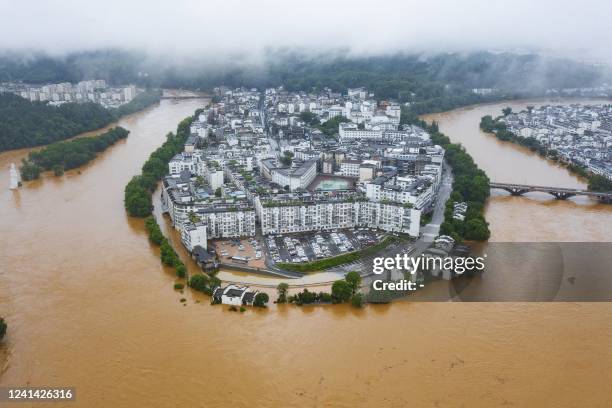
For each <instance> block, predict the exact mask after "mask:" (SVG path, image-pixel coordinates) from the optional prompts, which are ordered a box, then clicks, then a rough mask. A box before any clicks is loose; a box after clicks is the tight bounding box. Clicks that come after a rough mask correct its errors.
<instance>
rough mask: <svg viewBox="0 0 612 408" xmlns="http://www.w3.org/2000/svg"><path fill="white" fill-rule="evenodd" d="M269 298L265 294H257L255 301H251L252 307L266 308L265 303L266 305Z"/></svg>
mask: <svg viewBox="0 0 612 408" xmlns="http://www.w3.org/2000/svg"><path fill="white" fill-rule="evenodd" d="M268 300H270V298H269V297H268V294H267V293H263V292H259V293H258V294H256V295H255V299H254V300H253V306H256V307H266V303H268Z"/></svg>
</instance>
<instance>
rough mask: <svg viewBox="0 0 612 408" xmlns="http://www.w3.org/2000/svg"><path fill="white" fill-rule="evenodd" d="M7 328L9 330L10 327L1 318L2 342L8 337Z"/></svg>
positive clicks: (0, 331) (0, 332)
mask: <svg viewBox="0 0 612 408" xmlns="http://www.w3.org/2000/svg"><path fill="white" fill-rule="evenodd" d="M7 328H8V325H7V324H6V322H5V321H4V318H2V317H0V340H2V339H3V338H4V336H5V335H6V330H7Z"/></svg>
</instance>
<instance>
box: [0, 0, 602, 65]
mask: <svg viewBox="0 0 612 408" xmlns="http://www.w3.org/2000/svg"><path fill="white" fill-rule="evenodd" d="M611 16H612V1H611V0H583V1H575V0H572V1H570V0H512V1H509V0H499V1H498V0H418V1H414V0H383V1H374V0H370V1H367V2H366V1H360V0H352V1H344V0H340V1H334V0H299V1H276V0H259V1H250V0H240V1H238V0H218V1H208V0H172V1H165V0H164V1H155V0H146V1H145V0H81V1H76V0H72V1H71V0H42V1H40V0H36V1H35V0H0V50H43V51H47V52H50V53H53V54H58V53H59V54H61V53H65V52H69V51H78V50H85V49H94V48H102V47H122V48H138V49H145V50H147V51H152V52H155V53H164V54H167V53H169V52H175V53H177V54H197V55H198V56H207V57H208V56H211V55H215V54H224V55H232V54H237V53H239V54H242V53H248V55H258V54H259V53H260V52H261V51H262V50H263V49H266V48H270V47H271V48H276V47H299V48H305V49H312V50H327V49H336V48H346V49H349V50H350V51H351V52H353V53H356V54H364V53H368V54H380V53H385V52H394V51H434V52H438V51H466V50H468V51H469V50H477V49H478V50H482V49H485V50H538V51H544V52H549V53H555V54H565V55H571V56H574V57H578V58H585V59H600V60H604V61H607V62H612V47H611V46H610V44H609V43H610V40H612V23H611V22H610V17H611Z"/></svg>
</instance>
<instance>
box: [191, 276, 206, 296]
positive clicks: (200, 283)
mask: <svg viewBox="0 0 612 408" xmlns="http://www.w3.org/2000/svg"><path fill="white" fill-rule="evenodd" d="M189 287H190V288H193V289H195V290H197V291H199V292H207V291H208V288H209V279H208V276H206V275H204V274H197V275H193V276H192V277H191V278H189Z"/></svg>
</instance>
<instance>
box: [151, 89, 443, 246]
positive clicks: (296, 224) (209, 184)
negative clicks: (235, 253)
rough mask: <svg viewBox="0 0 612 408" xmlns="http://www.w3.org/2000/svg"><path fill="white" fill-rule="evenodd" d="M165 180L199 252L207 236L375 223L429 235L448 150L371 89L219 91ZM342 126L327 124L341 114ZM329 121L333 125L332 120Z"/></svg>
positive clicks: (169, 202) (174, 210)
mask: <svg viewBox="0 0 612 408" xmlns="http://www.w3.org/2000/svg"><path fill="white" fill-rule="evenodd" d="M214 101H215V102H214V103H211V104H210V105H209V106H207V107H206V108H205V109H204V110H203V111H202V112H201V113H199V115H198V117H197V118H196V120H195V121H194V122H193V123H192V125H191V135H190V137H189V139H188V140H187V143H186V144H185V149H184V151H183V152H182V153H180V154H178V155H176V156H175V157H174V158H172V160H171V161H170V162H169V165H168V173H169V174H168V175H167V176H166V177H165V178H164V180H163V192H162V204H163V210H164V211H165V212H167V213H168V214H169V215H170V218H171V219H172V222H173V224H174V226H175V227H176V228H177V229H179V230H180V231H181V236H182V237H183V243H184V244H185V246H186V247H187V249H188V250H190V251H193V249H194V248H195V247H198V246H199V247H204V248H205V245H206V240H207V239H215V238H235V237H250V236H254V235H256V234H261V235H270V234H286V233H296V232H308V231H321V230H335V229H342V228H355V227H369V228H376V229H380V230H384V231H388V232H394V233H403V234H408V235H411V236H418V235H419V229H420V219H421V215H422V214H423V213H426V212H429V211H430V210H431V208H432V206H433V203H434V201H435V198H436V193H437V191H438V187H439V185H440V182H441V178H442V166H443V161H444V150H443V149H442V148H441V147H440V146H436V145H433V144H432V143H431V141H430V138H429V134H428V133H427V132H426V131H424V130H423V129H421V128H419V127H416V126H409V125H406V126H402V125H400V112H401V109H400V106H399V105H397V104H394V103H390V102H379V101H376V100H375V99H374V97H373V95H372V94H370V93H369V92H368V91H366V90H365V89H363V88H357V89H349V90H348V91H347V92H346V93H345V94H340V93H335V92H332V91H331V90H329V89H324V90H323V91H320V92H317V93H306V92H289V91H286V90H285V89H283V88H274V89H266V90H265V91H264V92H259V91H257V90H256V89H233V90H232V89H225V88H217V89H216V90H215V98H214ZM339 116H340V117H341V118H342V120H338V119H336V120H335V122H329V123H336V122H338V124H337V125H334V127H333V129H332V131H331V132H330V126H325V124H326V122H327V121H329V120H332V119H334V118H337V117H339ZM328 125H329V124H328Z"/></svg>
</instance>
